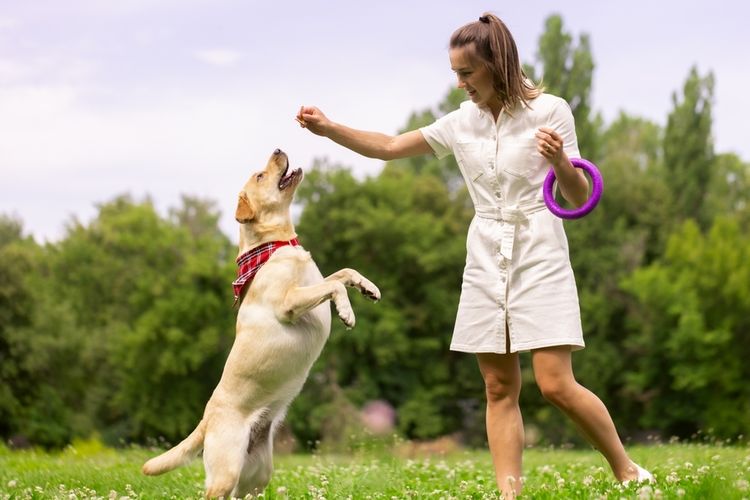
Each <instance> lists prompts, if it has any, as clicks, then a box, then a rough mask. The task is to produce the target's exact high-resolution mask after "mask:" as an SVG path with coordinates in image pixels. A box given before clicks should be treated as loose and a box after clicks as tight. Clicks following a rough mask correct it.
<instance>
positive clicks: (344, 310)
mask: <svg viewBox="0 0 750 500" xmlns="http://www.w3.org/2000/svg"><path fill="white" fill-rule="evenodd" d="M336 310H337V311H338V313H339V318H341V321H343V322H344V325H345V326H346V329H347V330H351V329H352V328H354V323H356V319H355V317H354V310H353V309H352V308H351V306H346V307H337V308H336Z"/></svg>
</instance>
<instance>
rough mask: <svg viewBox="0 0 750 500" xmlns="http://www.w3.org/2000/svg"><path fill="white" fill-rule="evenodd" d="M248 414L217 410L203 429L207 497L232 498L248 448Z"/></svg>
mask: <svg viewBox="0 0 750 500" xmlns="http://www.w3.org/2000/svg"><path fill="white" fill-rule="evenodd" d="M246 423H247V416H246V415H242V414H240V413H238V412H236V411H231V410H224V411H221V412H216V413H215V414H214V415H212V416H211V420H210V422H209V424H208V428H207V429H206V437H205V440H204V442H203V464H204V466H205V469H206V498H231V496H232V495H233V492H234V490H235V488H236V487H237V483H238V482H239V478H240V473H241V472H242V466H243V463H244V458H245V451H246V450H247V440H248V438H249V435H250V427H249V426H248V425H246Z"/></svg>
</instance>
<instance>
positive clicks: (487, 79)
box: [449, 45, 499, 109]
mask: <svg viewBox="0 0 750 500" xmlns="http://www.w3.org/2000/svg"><path fill="white" fill-rule="evenodd" d="M449 56H450V60H451V69H452V70H453V71H454V72H455V73H456V76H457V77H458V88H460V89H464V90H465V91H466V93H467V94H468V95H469V98H470V99H471V100H472V102H474V103H475V104H477V105H480V106H486V107H489V108H490V109H494V107H496V106H499V101H498V99H497V94H496V93H495V88H494V86H493V85H492V74H491V73H490V72H489V70H488V69H487V67H486V66H485V65H484V64H482V62H481V61H479V59H478V58H477V56H476V55H474V51H473V47H472V46H468V45H465V46H463V47H457V48H454V49H450V52H449Z"/></svg>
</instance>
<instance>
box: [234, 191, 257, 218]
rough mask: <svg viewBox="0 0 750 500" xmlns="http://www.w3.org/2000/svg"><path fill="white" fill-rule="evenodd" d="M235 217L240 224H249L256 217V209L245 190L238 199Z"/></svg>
mask: <svg viewBox="0 0 750 500" xmlns="http://www.w3.org/2000/svg"><path fill="white" fill-rule="evenodd" d="M234 218H235V219H236V220H237V222H239V223H240V224H247V223H248V222H250V221H252V220H253V219H254V218H255V210H254V209H253V206H252V204H251V203H250V199H249V198H248V197H247V194H245V192H244V191H243V192H241V193H240V199H239V200H238V201H237V211H236V212H235V213H234Z"/></svg>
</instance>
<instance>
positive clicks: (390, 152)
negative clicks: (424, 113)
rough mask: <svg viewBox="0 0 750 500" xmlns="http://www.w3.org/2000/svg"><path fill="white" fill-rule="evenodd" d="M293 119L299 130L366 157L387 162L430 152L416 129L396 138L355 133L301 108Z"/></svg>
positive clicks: (316, 111)
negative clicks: (305, 129)
mask: <svg viewBox="0 0 750 500" xmlns="http://www.w3.org/2000/svg"><path fill="white" fill-rule="evenodd" d="M296 120H297V122H298V123H299V124H300V126H302V128H307V129H308V130H310V132H312V133H313V134H316V135H321V136H323V137H328V138H329V139H331V140H332V141H334V142H336V143H338V144H341V145H342V146H344V147H345V148H348V149H351V150H352V151H354V152H356V153H359V154H361V155H363V156H367V157H368V158H378V159H380V160H386V161H388V160H395V159H398V158H406V157H408V156H417V155H422V154H430V153H432V148H431V147H430V145H429V144H428V143H427V141H426V140H425V138H424V136H423V135H422V132H420V131H419V130H411V131H409V132H405V133H403V134H400V135H396V136H391V135H386V134H381V133H379V132H366V131H364V130H356V129H353V128H350V127H347V126H346V125H342V124H340V123H336V122H332V121H331V120H329V119H328V118H327V117H326V115H324V114H323V112H322V111H320V110H319V109H318V108H316V107H312V106H302V107H301V108H300V110H299V113H297V116H296Z"/></svg>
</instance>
